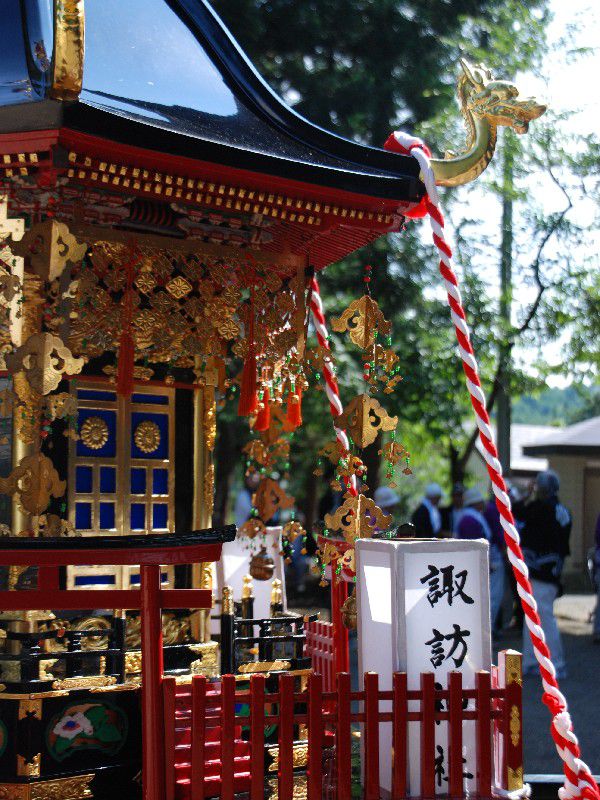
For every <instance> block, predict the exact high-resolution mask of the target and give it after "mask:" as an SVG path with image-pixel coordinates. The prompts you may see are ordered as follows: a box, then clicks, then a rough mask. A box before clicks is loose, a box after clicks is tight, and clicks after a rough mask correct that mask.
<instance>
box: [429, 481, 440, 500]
mask: <svg viewBox="0 0 600 800" xmlns="http://www.w3.org/2000/svg"><path fill="white" fill-rule="evenodd" d="M443 494H444V493H443V491H442V487H441V486H440V485H439V483H428V484H427V486H426V487H425V497H429V498H431V499H432V498H434V497H441V496H442V495H443Z"/></svg>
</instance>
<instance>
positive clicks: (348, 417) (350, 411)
mask: <svg viewBox="0 0 600 800" xmlns="http://www.w3.org/2000/svg"><path fill="white" fill-rule="evenodd" d="M336 424H338V425H339V426H340V427H342V428H345V429H346V430H347V431H348V433H349V434H350V436H351V437H352V439H353V441H354V443H355V444H356V445H358V447H367V446H368V445H370V444H373V442H374V441H375V439H376V438H377V434H378V433H379V431H380V430H381V431H393V430H394V429H395V428H396V425H397V424H398V417H390V416H388V413H387V411H386V410H385V408H383V406H382V405H381V404H380V403H379V401H377V400H375V398H374V397H370V396H369V395H368V394H359V395H358V397H355V398H353V399H352V400H351V401H350V402H349V403H348V405H347V406H346V408H345V409H344V412H343V414H340V416H339V417H338V418H337V421H336Z"/></svg>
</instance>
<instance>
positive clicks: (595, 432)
mask: <svg viewBox="0 0 600 800" xmlns="http://www.w3.org/2000/svg"><path fill="white" fill-rule="evenodd" d="M523 452H524V453H525V455H527V456H543V455H546V456H549V455H580V456H597V455H600V417H591V419H586V420H584V421H583V422H577V423H576V424H575V425H569V426H568V427H566V428H554V429H553V431H552V432H550V433H548V435H546V436H543V437H540V438H539V439H538V438H536V439H535V440H534V441H530V442H529V443H525V446H524V448H523Z"/></svg>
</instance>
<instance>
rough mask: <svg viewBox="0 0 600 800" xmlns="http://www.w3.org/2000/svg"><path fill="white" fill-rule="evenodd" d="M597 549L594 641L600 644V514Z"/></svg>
mask: <svg viewBox="0 0 600 800" xmlns="http://www.w3.org/2000/svg"><path fill="white" fill-rule="evenodd" d="M595 544H596V549H595V550H594V580H595V582H596V592H597V596H596V612H595V614H594V632H593V634H592V641H593V642H594V644H600V514H599V515H598V519H597V520H596V537H595Z"/></svg>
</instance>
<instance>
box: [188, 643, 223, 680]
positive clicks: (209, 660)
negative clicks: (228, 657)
mask: <svg viewBox="0 0 600 800" xmlns="http://www.w3.org/2000/svg"><path fill="white" fill-rule="evenodd" d="M190 650H191V651H192V652H193V653H197V654H198V655H199V656H200V658H198V659H197V660H196V661H192V663H191V664H190V671H191V672H192V674H193V675H206V677H207V678H216V677H218V675H219V674H220V669H219V667H220V665H219V645H218V644H217V642H201V643H200V644H193V645H190Z"/></svg>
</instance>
